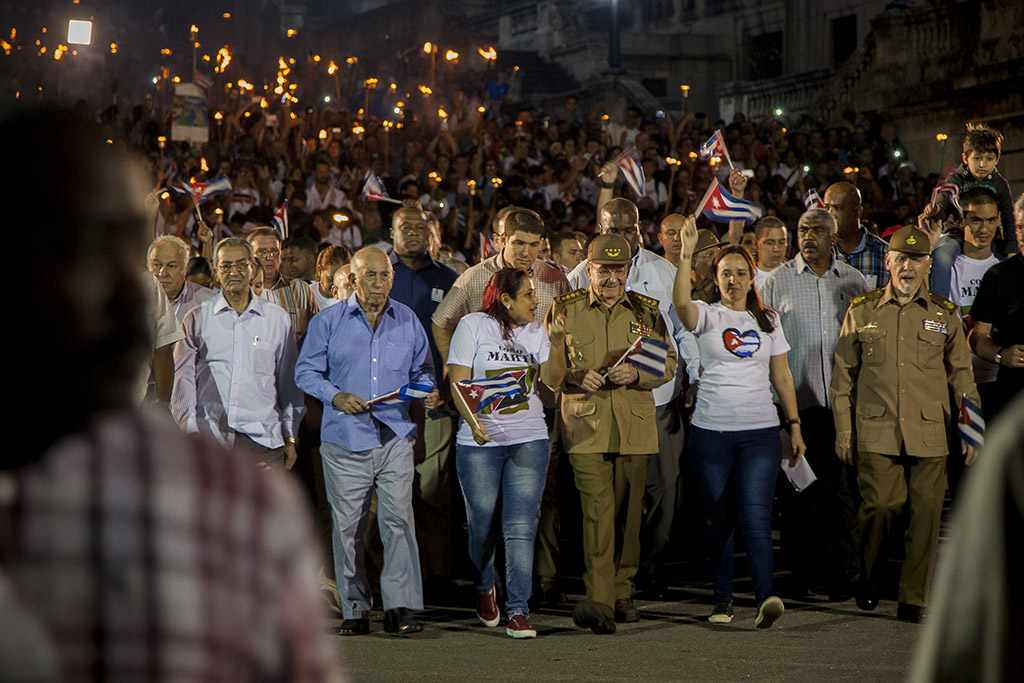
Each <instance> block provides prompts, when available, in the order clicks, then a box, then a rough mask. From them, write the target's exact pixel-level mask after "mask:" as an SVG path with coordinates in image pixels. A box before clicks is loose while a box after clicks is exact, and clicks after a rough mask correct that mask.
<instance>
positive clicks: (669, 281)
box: [569, 197, 699, 617]
mask: <svg viewBox="0 0 1024 683" xmlns="http://www.w3.org/2000/svg"><path fill="white" fill-rule="evenodd" d="M669 218H672V216H670V217H669ZM666 220H667V219H666ZM684 220H685V219H684V218H683V217H682V216H679V217H678V218H676V219H673V220H672V221H670V222H669V225H670V226H671V225H673V224H678V223H679V222H681V221H684ZM597 224H598V227H599V228H600V230H601V234H602V235H607V234H615V235H619V236H621V237H623V238H624V239H625V240H626V242H627V243H628V244H629V248H630V251H631V252H632V257H631V266H630V269H629V275H628V276H627V278H626V289H627V290H629V291H631V292H636V293H638V294H644V295H646V296H649V297H651V298H652V299H657V301H658V308H659V310H660V311H661V314H662V317H663V318H664V319H665V324H666V327H667V328H668V330H669V332H670V334H671V335H672V337H673V341H674V345H675V347H676V351H677V352H678V354H679V357H680V358H682V359H684V360H685V361H686V370H687V372H688V373H689V376H690V377H693V378H696V377H697V371H698V367H699V361H698V360H697V355H698V354H697V343H696V340H695V339H694V338H693V336H692V335H691V334H690V333H689V332H687V331H686V330H685V329H683V326H682V325H681V324H679V320H678V318H677V317H676V314H675V310H674V309H673V308H672V285H673V283H674V281H675V276H676V268H675V266H673V265H672V263H670V262H669V261H668V260H666V259H664V258H662V257H661V256H658V255H657V254H655V253H654V252H652V251H648V250H647V249H644V248H643V246H641V244H640V213H639V211H638V210H637V207H636V205H635V204H634V203H633V202H631V201H629V200H628V199H624V198H622V197H615V198H614V199H609V200H608V201H607V202H605V203H604V204H603V205H602V206H601V208H600V209H599V210H598V216H597ZM587 263H588V262H587V261H583V262H582V263H580V265H578V266H576V268H575V269H574V270H573V271H572V273H570V274H569V285H570V286H571V287H572V288H573V289H587V288H589V287H590V278H589V277H588V276H587ZM679 365H680V366H681V365H682V363H680V364H679ZM682 379H683V374H682V371H681V370H680V372H679V373H678V374H677V377H676V381H673V382H666V383H665V384H662V385H661V386H659V387H658V388H656V389H654V403H655V405H656V406H657V413H656V421H657V427H658V453H657V454H655V455H654V457H652V458H651V459H650V461H649V463H648V466H647V484H646V491H645V496H646V497H647V506H646V507H647V515H646V517H645V519H644V527H643V530H642V531H641V536H640V543H641V553H642V554H641V559H640V569H639V571H638V572H637V575H636V580H635V582H636V585H637V588H639V589H641V590H643V591H644V592H646V593H647V594H648V595H650V596H651V597H656V596H657V595H658V594H660V593H663V592H664V577H663V576H662V571H663V558H664V554H665V550H666V549H667V547H668V543H669V539H670V536H671V533H672V517H673V514H674V512H675V506H676V480H677V479H678V478H679V461H680V458H681V456H682V452H683V443H684V441H685V439H684V435H683V424H682V421H681V419H680V417H679V415H680V412H681V406H677V405H676V400H677V399H678V397H679V387H680V384H681V382H682ZM629 616H630V617H631V616H632V613H629Z"/></svg>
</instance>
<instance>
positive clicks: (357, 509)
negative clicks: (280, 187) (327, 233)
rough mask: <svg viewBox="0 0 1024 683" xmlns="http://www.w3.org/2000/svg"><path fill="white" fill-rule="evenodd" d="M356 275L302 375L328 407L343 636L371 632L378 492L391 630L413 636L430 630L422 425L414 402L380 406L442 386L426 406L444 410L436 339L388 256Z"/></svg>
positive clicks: (376, 253)
mask: <svg viewBox="0 0 1024 683" xmlns="http://www.w3.org/2000/svg"><path fill="white" fill-rule="evenodd" d="M350 270H351V273H350V280H351V282H352V285H353V287H354V288H355V294H353V295H352V296H351V297H349V298H348V299H347V300H346V301H342V302H340V303H338V304H336V305H334V306H331V307H330V308H328V309H327V310H326V311H321V312H320V313H319V314H318V315H316V316H315V317H314V318H313V319H312V320H311V321H310V324H309V331H308V333H307V334H306V341H305V343H304V344H303V346H302V352H301V354H300V355H299V360H298V363H296V366H295V379H296V382H297V383H298V384H299V386H300V387H301V388H302V390H303V391H305V392H306V393H307V394H309V395H310V396H315V397H317V398H318V399H320V400H321V401H322V402H323V405H324V419H323V423H322V425H321V430H320V441H321V443H320V456H321V458H322V459H323V468H324V483H325V485H326V489H327V497H328V499H329V500H330V502H331V517H332V520H333V522H334V523H333V525H332V526H333V529H334V536H333V546H334V573H335V577H336V579H337V582H338V596H339V597H340V598H341V605H342V617H343V618H344V621H343V622H342V624H341V629H340V630H339V631H338V633H339V635H343V636H357V635H363V634H365V633H368V632H369V631H370V608H371V606H372V604H373V598H372V596H371V594H370V586H369V584H368V583H367V581H366V570H365V563H364V558H363V543H362V535H363V531H364V529H365V527H366V524H367V517H368V515H369V512H370V498H371V495H372V493H373V490H374V488H375V487H376V490H377V501H378V505H377V519H378V523H379V526H380V529H381V539H382V540H383V541H384V557H385V558H386V559H385V562H384V568H383V570H382V571H381V576H380V585H381V595H382V598H383V602H384V630H385V631H386V632H388V633H393V634H397V635H406V634H410V633H416V632H418V631H421V630H423V627H422V626H420V624H419V622H417V621H416V619H415V618H413V616H412V614H411V613H410V610H419V609H423V587H422V582H421V578H420V562H419V552H418V548H417V546H416V530H415V524H414V522H413V510H412V484H413V475H414V468H413V454H412V450H413V446H412V444H413V442H414V441H415V437H416V425H415V423H414V422H413V421H412V420H411V419H410V418H409V402H408V401H402V402H400V403H397V404H387V405H384V404H380V405H376V404H375V405H371V404H370V402H371V401H373V399H376V398H380V397H381V396H384V395H385V394H388V393H391V392H392V391H395V390H396V389H400V388H402V387H404V386H405V385H407V384H417V385H423V386H427V387H430V388H431V389H432V391H431V392H430V394H429V396H428V397H427V398H426V399H425V401H424V403H425V404H426V406H427V408H434V407H436V406H437V404H438V403H439V398H438V393H437V390H436V389H433V387H435V386H436V384H435V378H434V367H433V364H432V363H431V360H430V345H429V344H428V342H427V333H426V332H425V331H424V329H423V325H422V324H420V321H419V320H418V319H417V318H416V314H415V313H414V312H413V310H412V309H411V308H409V307H408V306H406V305H404V304H402V303H399V302H398V301H394V300H393V299H391V297H390V296H389V295H390V293H391V284H392V279H393V277H394V273H393V271H392V267H391V260H390V259H389V258H388V255H387V254H385V253H384V252H383V251H381V250H379V249H374V248H372V247H369V248H366V249H361V250H360V251H358V252H357V253H356V255H355V256H354V257H353V258H352V263H351V264H350Z"/></svg>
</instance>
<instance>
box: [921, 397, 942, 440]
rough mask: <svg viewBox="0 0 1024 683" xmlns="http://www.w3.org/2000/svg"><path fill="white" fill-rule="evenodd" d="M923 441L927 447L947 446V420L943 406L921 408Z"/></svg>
mask: <svg viewBox="0 0 1024 683" xmlns="http://www.w3.org/2000/svg"><path fill="white" fill-rule="evenodd" d="M921 439H922V441H924V445H925V446H944V445H945V444H946V418H945V413H944V412H943V411H942V407H941V406H925V407H923V408H921Z"/></svg>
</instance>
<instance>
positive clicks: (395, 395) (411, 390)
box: [366, 382, 434, 406]
mask: <svg viewBox="0 0 1024 683" xmlns="http://www.w3.org/2000/svg"><path fill="white" fill-rule="evenodd" d="M432 391H434V387H432V386H430V385H429V384H416V383H415V382H410V383H409V384H406V385H405V386H404V387H402V388H401V389H395V390H394V391H392V392H390V393H388V394H384V395H383V396H378V397H377V398H375V399H373V400H372V401H367V402H366V403H367V405H371V406H396V405H398V404H400V403H402V402H404V401H412V400H415V399H417V398H426V397H427V396H429V395H430V394H431V392H432Z"/></svg>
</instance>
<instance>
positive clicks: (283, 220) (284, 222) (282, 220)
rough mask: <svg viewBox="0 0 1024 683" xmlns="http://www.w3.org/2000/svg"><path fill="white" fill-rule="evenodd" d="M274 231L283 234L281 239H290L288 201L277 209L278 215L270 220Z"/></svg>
mask: <svg viewBox="0 0 1024 683" xmlns="http://www.w3.org/2000/svg"><path fill="white" fill-rule="evenodd" d="M270 222H271V224H273V226H274V229H275V230H277V231H278V232H279V233H281V239H288V200H287V199H286V200H284V203H283V204H281V206H279V207H278V208H277V213H275V214H274V217H273V218H272V219H270Z"/></svg>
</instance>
